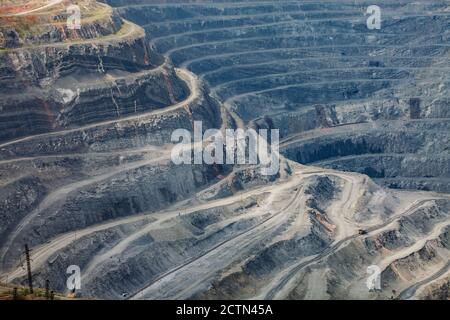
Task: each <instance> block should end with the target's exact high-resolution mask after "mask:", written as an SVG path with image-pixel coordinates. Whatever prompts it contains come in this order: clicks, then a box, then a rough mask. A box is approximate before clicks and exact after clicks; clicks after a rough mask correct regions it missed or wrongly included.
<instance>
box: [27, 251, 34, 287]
mask: <svg viewBox="0 0 450 320" xmlns="http://www.w3.org/2000/svg"><path fill="white" fill-rule="evenodd" d="M25 257H26V260H27V273H28V286H29V287H30V293H31V294H33V293H34V291H33V277H32V276H31V259H30V249H29V248H28V244H25Z"/></svg>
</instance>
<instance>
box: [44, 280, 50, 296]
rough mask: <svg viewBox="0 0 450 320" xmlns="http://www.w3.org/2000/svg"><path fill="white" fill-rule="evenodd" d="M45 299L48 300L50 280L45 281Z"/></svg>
mask: <svg viewBox="0 0 450 320" xmlns="http://www.w3.org/2000/svg"><path fill="white" fill-rule="evenodd" d="M45 299H47V300H49V299H50V280H45Z"/></svg>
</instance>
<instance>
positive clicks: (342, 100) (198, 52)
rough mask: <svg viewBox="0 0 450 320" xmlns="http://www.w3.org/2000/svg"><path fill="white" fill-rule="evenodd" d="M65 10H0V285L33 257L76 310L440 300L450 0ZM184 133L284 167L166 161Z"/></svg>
mask: <svg viewBox="0 0 450 320" xmlns="http://www.w3.org/2000/svg"><path fill="white" fill-rule="evenodd" d="M80 2H82V3H83V4H84V5H86V6H87V7H85V9H83V10H82V19H81V28H80V29H79V30H78V31H77V32H76V33H75V32H73V31H72V30H68V29H67V27H65V24H64V19H67V13H66V12H65V10H64V9H65V7H64V5H63V4H62V3H55V4H54V5H51V6H48V7H41V8H40V9H39V8H30V9H29V11H27V12H24V11H23V8H22V9H21V8H20V4H19V3H18V4H17V5H18V6H13V5H12V4H9V6H12V7H9V8H6V9H5V8H4V7H3V8H2V10H0V19H3V20H2V22H3V21H6V22H7V23H6V24H2V27H1V28H0V32H1V33H0V96H1V97H2V99H0V100H1V101H0V128H1V129H2V130H1V133H0V220H1V221H4V224H2V225H1V226H0V280H3V281H5V279H8V281H13V282H24V281H25V272H24V270H23V269H22V268H21V267H20V266H18V263H19V261H20V257H21V254H22V252H23V245H24V244H25V243H28V244H29V245H30V246H31V247H32V248H33V251H32V252H33V253H32V258H33V266H34V270H33V273H34V276H35V281H36V282H37V284H38V285H41V286H43V285H44V283H45V280H47V279H49V278H51V282H52V285H53V286H54V288H55V289H57V290H58V291H62V292H64V291H66V290H67V288H66V286H65V282H66V277H67V274H66V270H67V267H68V266H69V265H78V266H79V267H80V268H81V271H82V290H79V291H78V294H79V295H81V296H84V297H97V298H106V299H189V298H200V299H214V298H219V299H253V298H259V299H362V298H364V299H445V298H448V283H449V277H450V275H449V269H448V268H449V264H448V261H449V257H450V251H449V243H448V239H449V236H448V234H449V223H450V217H449V213H450V202H449V201H450V198H449V196H448V194H447V192H448V190H450V179H449V177H450V171H449V170H450V168H449V165H448V163H449V161H448V160H449V157H450V155H449V150H450V149H449V148H448V145H449V132H450V131H449V114H450V111H449V110H450V108H449V97H448V95H449V79H448V68H449V58H450V57H449V43H448V41H449V39H450V38H449V28H448V26H449V12H450V8H449V4H448V1H444V0H442V1H440V0H439V1H416V2H411V1H406V0H395V1H389V2H386V3H382V4H380V7H381V14H382V22H381V28H380V29H371V28H368V26H367V18H368V16H367V14H364V13H365V12H366V10H367V7H368V6H369V5H372V4H374V3H372V2H370V3H369V2H367V1H365V0H357V1H354V0H348V1H345V0H339V1H338V0H336V1H330V0H327V1H289V0H283V1H259V0H252V1H240V0H214V1H176V0H167V1H153V0H131V1H129V0H108V1H106V2H107V3H108V5H106V4H99V3H96V2H94V1H87V0H86V1H80ZM109 5H110V6H112V8H111V7H110V6H109ZM35 9H39V10H37V11H35ZM21 10H22V11H21ZM49 17H50V18H51V19H54V20H53V22H54V23H48V21H49ZM30 22H33V23H34V24H36V27H35V28H31V27H30ZM3 25H5V27H3ZM194 121H202V123H203V129H204V130H206V129H209V128H222V129H224V128H235V127H237V126H240V127H243V128H254V129H279V131H280V139H281V141H280V152H281V154H282V156H281V159H280V170H279V172H278V173H277V174H275V175H272V176H264V175H262V174H261V171H260V169H261V168H260V167H259V166H258V165H226V166H225V165H220V164H214V165H206V164H197V165H175V164H174V163H173V162H172V161H171V159H170V154H171V147H172V143H171V141H170V136H171V133H172V132H173V131H174V130H175V129H180V128H183V129H188V130H192V129H193V122H194ZM374 268H375V269H374ZM369 269H370V270H379V272H380V275H381V281H380V287H379V288H370V287H368V286H367V280H368V276H369V274H368V270H369ZM370 270H369V271H370Z"/></svg>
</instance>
